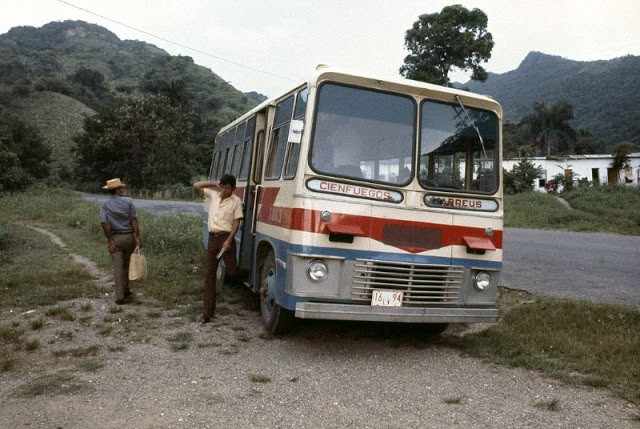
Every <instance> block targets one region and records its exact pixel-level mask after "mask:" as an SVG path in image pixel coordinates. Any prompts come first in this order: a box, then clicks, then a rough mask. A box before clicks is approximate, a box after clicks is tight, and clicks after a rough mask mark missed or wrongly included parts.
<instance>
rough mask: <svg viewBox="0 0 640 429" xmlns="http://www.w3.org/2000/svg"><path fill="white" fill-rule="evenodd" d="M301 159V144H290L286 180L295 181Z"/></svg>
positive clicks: (285, 170) (285, 173)
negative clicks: (299, 159)
mask: <svg viewBox="0 0 640 429" xmlns="http://www.w3.org/2000/svg"><path fill="white" fill-rule="evenodd" d="M299 157H300V143H289V150H288V151H287V163H286V166H285V169H284V178H285V179H293V178H294V176H295V175H296V170H297V169H298V158H299Z"/></svg>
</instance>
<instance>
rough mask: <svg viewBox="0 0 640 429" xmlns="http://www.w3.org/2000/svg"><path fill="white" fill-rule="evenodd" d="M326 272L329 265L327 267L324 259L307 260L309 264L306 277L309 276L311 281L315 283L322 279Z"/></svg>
mask: <svg viewBox="0 0 640 429" xmlns="http://www.w3.org/2000/svg"><path fill="white" fill-rule="evenodd" d="M328 274H329V267H327V264H325V263H324V261H321V260H319V259H315V260H313V261H311V262H309V266H308V267H307V277H309V279H310V280H311V281H312V282H316V283H317V282H321V281H324V280H326V278H327V275H328Z"/></svg>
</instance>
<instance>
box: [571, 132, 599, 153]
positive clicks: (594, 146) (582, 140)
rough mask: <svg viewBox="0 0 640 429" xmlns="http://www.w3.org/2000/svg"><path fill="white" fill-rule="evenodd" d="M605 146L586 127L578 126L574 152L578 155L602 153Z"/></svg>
mask: <svg viewBox="0 0 640 429" xmlns="http://www.w3.org/2000/svg"><path fill="white" fill-rule="evenodd" d="M603 151H604V146H603V144H602V143H601V142H599V141H598V139H596V138H595V137H594V136H593V134H591V132H589V130H587V129H586V128H578V130H577V131H576V141H575V145H574V147H573V153H575V154H576V155H588V154H595V153H602V152H603Z"/></svg>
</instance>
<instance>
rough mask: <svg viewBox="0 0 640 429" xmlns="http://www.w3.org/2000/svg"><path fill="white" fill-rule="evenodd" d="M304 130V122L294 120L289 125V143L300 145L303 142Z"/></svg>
mask: <svg viewBox="0 0 640 429" xmlns="http://www.w3.org/2000/svg"><path fill="white" fill-rule="evenodd" d="M303 129H304V121H301V120H299V119H294V120H292V121H291V123H290V124H289V137H288V141H289V143H300V142H301V141H302V130H303Z"/></svg>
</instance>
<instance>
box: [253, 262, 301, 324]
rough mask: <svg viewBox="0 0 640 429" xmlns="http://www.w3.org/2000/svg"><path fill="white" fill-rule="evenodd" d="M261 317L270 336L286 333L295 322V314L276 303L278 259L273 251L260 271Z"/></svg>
mask: <svg viewBox="0 0 640 429" xmlns="http://www.w3.org/2000/svg"><path fill="white" fill-rule="evenodd" d="M260 317H261V319H262V324H263V325H264V328H265V330H266V331H267V332H268V333H270V334H280V333H283V332H286V331H288V330H290V329H291V328H292V327H293V325H294V322H295V317H294V315H293V312H291V311H289V310H287V309H286V308H282V307H281V306H280V305H279V304H277V303H276V258H275V255H274V253H273V250H270V251H269V253H268V254H267V256H266V258H265V259H264V261H263V263H262V267H261V270H260Z"/></svg>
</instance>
